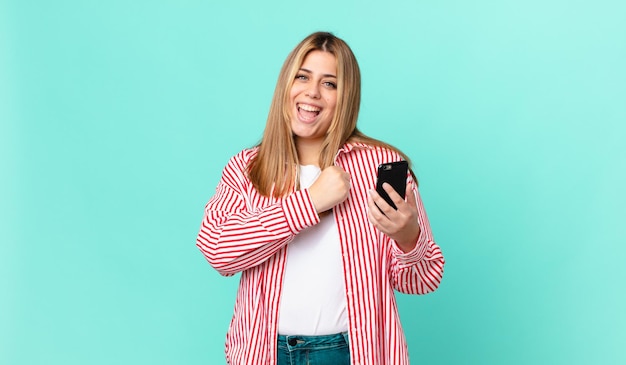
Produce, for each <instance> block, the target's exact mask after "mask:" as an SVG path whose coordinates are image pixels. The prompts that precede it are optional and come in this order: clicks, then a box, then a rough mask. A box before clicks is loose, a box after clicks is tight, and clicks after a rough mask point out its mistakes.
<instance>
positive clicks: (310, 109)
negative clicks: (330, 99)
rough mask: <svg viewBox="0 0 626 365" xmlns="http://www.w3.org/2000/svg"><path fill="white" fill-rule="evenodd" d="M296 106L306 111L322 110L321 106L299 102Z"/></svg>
mask: <svg viewBox="0 0 626 365" xmlns="http://www.w3.org/2000/svg"><path fill="white" fill-rule="evenodd" d="M298 107H299V108H300V109H302V110H306V111H307V112H319V111H320V110H322V108H318V107H316V106H313V105H307V104H299V105H298Z"/></svg>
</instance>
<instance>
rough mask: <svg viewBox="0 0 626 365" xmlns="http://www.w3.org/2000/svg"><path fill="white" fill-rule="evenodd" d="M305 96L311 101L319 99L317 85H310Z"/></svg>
mask: <svg viewBox="0 0 626 365" xmlns="http://www.w3.org/2000/svg"><path fill="white" fill-rule="evenodd" d="M305 94H306V96H308V97H310V98H312V99H319V98H320V89H319V85H317V84H316V83H311V85H309V87H308V88H307V90H306V93H305Z"/></svg>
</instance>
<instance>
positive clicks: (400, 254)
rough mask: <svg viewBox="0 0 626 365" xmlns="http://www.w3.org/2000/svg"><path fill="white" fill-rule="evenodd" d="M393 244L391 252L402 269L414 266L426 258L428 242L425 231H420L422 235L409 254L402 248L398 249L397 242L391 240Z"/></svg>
mask: <svg viewBox="0 0 626 365" xmlns="http://www.w3.org/2000/svg"><path fill="white" fill-rule="evenodd" d="M391 242H393V244H392V246H391V250H392V252H393V255H394V256H395V257H396V260H397V261H398V264H399V266H400V268H404V267H409V266H413V265H415V264H417V263H418V262H420V261H422V260H423V259H424V256H426V251H427V250H428V241H427V239H426V235H425V234H424V231H423V230H421V231H420V235H419V237H418V238H417V244H416V245H415V247H413V249H412V250H411V251H409V252H404V251H402V250H401V249H400V247H398V243H397V242H396V241H395V240H391Z"/></svg>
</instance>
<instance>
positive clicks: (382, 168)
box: [376, 161, 409, 210]
mask: <svg viewBox="0 0 626 365" xmlns="http://www.w3.org/2000/svg"><path fill="white" fill-rule="evenodd" d="M408 172H409V163H408V162H406V161H396V162H389V163H384V164H380V165H378V179H377V180H376V192H378V194H379V195H380V196H381V197H382V198H383V199H385V201H386V202H387V203H388V204H389V205H391V207H392V208H393V209H395V210H398V207H396V205H395V204H394V203H393V201H392V200H391V198H390V197H389V195H388V194H387V192H386V191H385V189H383V183H388V184H389V185H391V186H392V187H393V189H394V190H395V191H396V192H397V193H398V194H399V195H400V196H401V197H402V199H404V195H405V194H404V193H405V191H406V177H407V174H408Z"/></svg>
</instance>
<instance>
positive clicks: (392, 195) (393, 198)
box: [383, 183, 404, 209]
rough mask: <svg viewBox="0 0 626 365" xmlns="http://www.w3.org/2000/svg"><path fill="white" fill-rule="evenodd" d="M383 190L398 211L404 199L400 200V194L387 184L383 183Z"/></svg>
mask: <svg viewBox="0 0 626 365" xmlns="http://www.w3.org/2000/svg"><path fill="white" fill-rule="evenodd" d="M383 189H384V190H385V191H386V192H387V195H389V197H390V198H391V201H393V203H394V204H395V205H396V207H398V209H399V208H400V204H402V203H404V199H402V197H401V196H400V194H398V192H397V191H396V190H395V189H394V188H393V187H392V186H391V185H389V183H384V184H383Z"/></svg>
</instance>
